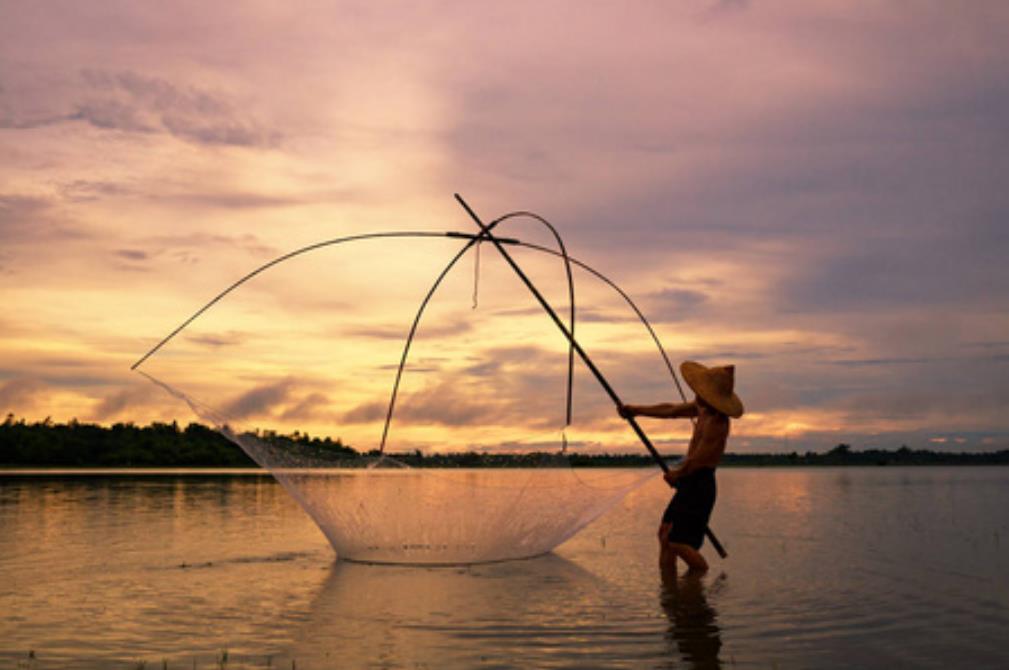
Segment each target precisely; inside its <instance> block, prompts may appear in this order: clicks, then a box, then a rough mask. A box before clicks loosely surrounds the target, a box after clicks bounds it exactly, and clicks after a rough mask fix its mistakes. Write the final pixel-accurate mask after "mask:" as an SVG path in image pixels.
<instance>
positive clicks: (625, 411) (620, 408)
mask: <svg viewBox="0 0 1009 670" xmlns="http://www.w3.org/2000/svg"><path fill="white" fill-rule="evenodd" d="M617 414H619V415H620V417H621V418H623V419H630V418H631V417H633V416H635V415H636V414H637V412H635V411H634V408H633V407H632V406H631V405H617Z"/></svg>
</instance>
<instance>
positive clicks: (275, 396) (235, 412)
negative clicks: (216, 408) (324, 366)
mask: <svg viewBox="0 0 1009 670" xmlns="http://www.w3.org/2000/svg"><path fill="white" fill-rule="evenodd" d="M292 386H293V382H292V381H291V380H289V379H283V380H280V381H276V382H269V383H266V384H262V385H260V386H257V387H256V388H254V389H252V390H250V391H246V392H245V393H242V394H241V395H239V396H238V397H237V398H234V399H232V400H231V401H229V402H227V403H226V404H225V405H224V406H223V407H222V408H221V414H222V415H223V416H225V417H227V418H228V419H230V420H239V419H247V418H250V417H253V416H270V415H272V414H273V413H274V411H275V410H276V409H278V407H280V406H281V405H283V403H284V402H285V401H287V400H288V398H289V397H290V394H291V389H292Z"/></svg>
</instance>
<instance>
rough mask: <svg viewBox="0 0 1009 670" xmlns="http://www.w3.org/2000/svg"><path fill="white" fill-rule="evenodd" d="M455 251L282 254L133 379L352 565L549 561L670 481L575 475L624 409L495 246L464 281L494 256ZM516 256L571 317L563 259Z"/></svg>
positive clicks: (539, 248) (173, 339)
mask: <svg viewBox="0 0 1009 670" xmlns="http://www.w3.org/2000/svg"><path fill="white" fill-rule="evenodd" d="M503 218H507V217H503ZM457 238H458V236H457V235H456V236H452V235H449V236H446V235H445V234H442V233H428V232H419V233H410V232H404V233H378V234H366V235H359V236H352V237H348V238H343V239H340V240H334V241H329V242H325V243H321V244H318V245H313V246H312V247H307V248H305V249H302V250H298V251H297V252H293V253H292V254H288V255H285V256H283V257H281V258H280V259H277V260H276V261H273V262H271V263H268V264H267V265H265V266H263V267H262V268H259V269H257V270H256V271H254V272H253V273H250V275H247V276H246V277H245V278H243V279H242V280H240V281H239V282H236V283H235V284H234V285H232V286H231V287H229V288H228V289H227V290H226V291H224V292H223V293H222V294H220V295H218V296H217V297H216V298H215V299H214V300H212V301H211V302H210V303H209V304H208V305H207V306H205V307H204V308H203V309H201V310H200V311H198V312H197V313H196V314H195V315H194V316H193V317H192V318H191V319H189V320H187V321H186V322H184V323H183V324H182V326H180V327H179V328H178V329H176V331H174V332H173V333H171V334H170V335H169V336H168V337H166V338H165V340H163V341H162V342H161V343H160V344H159V345H158V346H157V347H155V349H154V350H152V352H151V353H149V354H148V355H146V356H145V357H144V358H142V359H141V360H140V361H138V364H137V365H135V366H134V367H135V368H136V369H137V370H138V371H139V372H140V373H141V374H143V375H144V376H145V377H147V378H148V379H150V380H151V381H152V382H154V383H156V384H158V385H159V386H161V387H162V388H164V389H165V390H166V391H168V392H169V393H171V394H172V395H174V396H175V397H177V398H179V399H180V400H182V401H184V402H186V403H187V404H188V405H189V407H190V408H191V409H192V410H193V411H194V413H195V414H197V416H199V417H200V418H201V419H202V420H203V421H205V422H207V423H209V424H210V425H212V426H213V427H214V428H215V429H217V430H219V431H220V432H221V433H222V434H223V435H225V436H226V437H227V438H228V439H230V440H232V441H233V442H235V443H236V444H238V445H239V446H240V447H241V448H242V449H243V450H244V451H245V452H246V453H247V454H248V455H249V456H250V457H251V458H252V459H253V460H255V461H256V462H257V463H258V464H259V465H261V466H262V467H264V468H266V469H268V470H269V471H270V472H271V474H272V475H273V476H274V477H275V478H276V479H277V480H278V481H279V482H280V483H281V484H282V485H283V486H284V487H285V488H286V489H287V490H288V491H289V492H290V493H291V495H292V496H293V497H294V498H295V499H296V500H297V501H298V503H299V504H300V505H301V506H302V507H303V508H304V509H305V511H306V512H307V513H308V514H309V515H310V516H311V517H312V519H313V520H314V521H315V522H316V523H317V524H318V526H319V528H320V529H321V530H322V532H323V534H324V535H325V536H326V538H327V539H328V540H329V542H330V543H331V544H332V546H333V548H334V550H335V551H336V554H337V556H338V557H339V558H342V559H347V560H355V561H365V562H379V563H414V564H428V565H435V564H461V563H478V562H489V561H501V560H509V559H517V558H526V557H530V556H535V555H539V554H543V553H546V552H549V551H551V550H552V549H554V548H555V547H556V546H557V545H559V544H560V543H562V542H564V541H565V540H567V539H568V538H570V537H571V536H572V535H574V534H575V533H576V532H578V530H580V529H581V528H583V527H584V526H585V525H587V524H588V523H590V522H591V521H592V520H594V519H595V518H597V517H599V516H600V515H602V514H603V513H605V512H606V511H607V510H608V509H609V508H610V507H612V506H613V505H614V504H616V503H617V502H619V500H621V499H622V498H623V497H624V496H625V495H626V494H627V493H629V492H630V491H632V490H633V489H635V488H637V487H638V486H640V485H642V484H643V483H644V482H645V481H647V480H648V479H649V478H651V477H652V476H653V475H654V474H655V473H656V472H657V470H655V469H654V468H647V469H641V468H638V469H630V468H628V469H605V470H603V469H590V468H586V469H573V468H571V467H570V461H569V457H568V456H569V454H570V453H572V452H577V450H578V449H580V448H584V447H587V446H592V445H593V443H594V442H593V440H597V438H596V437H593V436H598V435H599V431H600V424H601V423H602V424H608V425H609V424H615V425H617V426H619V425H620V422H619V420H618V419H616V418H615V417H614V415H613V411H612V404H611V403H610V402H609V401H608V400H607V399H606V397H605V396H604V395H603V394H602V393H601V392H600V391H599V389H598V388H596V386H595V384H594V383H593V382H592V380H591V379H588V378H587V376H585V375H574V376H572V374H571V372H570V369H571V368H570V360H571V358H570V357H571V352H570V347H569V346H568V345H567V343H566V341H565V340H564V338H563V337H562V336H560V335H559V333H558V332H557V331H556V330H555V329H554V327H553V325H552V324H551V323H549V322H548V321H547V320H546V319H545V318H543V317H542V316H541V314H540V313H539V311H538V308H537V307H536V306H535V305H533V304H532V303H531V302H530V300H529V298H528V296H527V295H526V294H524V293H523V292H522V291H520V290H516V283H515V278H514V277H513V276H512V275H511V273H510V270H509V269H508V268H506V267H503V264H501V263H493V262H491V261H492V259H493V257H492V256H491V255H490V254H489V253H487V251H485V252H484V256H483V259H482V261H478V264H475V265H470V266H469V268H470V271H465V270H464V268H465V267H466V266H465V264H464V263H461V262H460V263H459V264H458V265H456V266H455V267H451V265H452V263H454V262H455V261H453V260H452V259H455V260H456V261H458V260H459V259H463V258H464V257H470V258H472V257H474V256H475V255H476V254H478V253H480V245H479V244H478V243H477V242H476V241H475V240H473V239H457ZM548 242H549V241H548ZM519 248H520V249H521V256H522V262H523V265H524V267H525V268H526V270H527V271H528V272H529V273H530V274H531V275H532V276H534V277H536V281H537V282H538V283H539V284H540V285H541V286H544V287H551V288H552V289H554V290H549V291H547V294H548V297H549V298H550V300H551V301H552V302H554V304H559V305H567V306H568V307H571V310H572V313H573V301H572V298H573V290H569V291H567V292H565V291H563V290H556V287H558V286H560V287H565V288H566V287H568V282H567V281H566V278H567V277H570V274H568V273H570V269H569V268H566V267H565V265H564V264H563V263H561V262H560V260H558V256H564V254H563V253H562V252H558V251H556V250H555V248H552V246H551V245H549V244H543V245H539V244H536V243H525V245H524V246H522V247H519ZM309 252H311V253H309ZM476 258H479V257H478V256H476ZM476 258H474V261H476ZM495 260H496V259H495ZM565 260H566V259H565ZM450 261H452V262H450ZM574 263H575V267H576V270H577V271H578V272H579V273H588V275H589V276H594V277H595V278H597V279H602V280H603V281H604V282H608V281H609V280H607V279H606V278H605V277H602V276H601V275H599V274H598V273H597V272H596V271H594V270H592V269H591V268H588V267H587V266H585V265H584V264H581V263H579V262H577V261H574ZM446 266H449V267H448V269H449V271H446ZM474 267H475V269H476V271H477V273H478V274H477V275H474V273H473V271H472V270H473V269H474ZM438 277H440V279H439V282H438V286H437V292H431V291H430V289H429V287H430V285H431V282H432V281H433V280H434V279H435V278H438ZM476 279H479V292H478V293H477V286H476ZM611 287H612V288H616V287H615V286H614V285H612V284H611ZM617 291H618V292H619V294H620V296H622V297H623V298H626V295H625V294H623V293H622V292H620V291H619V289H617ZM627 300H628V301H629V299H627ZM618 302H619V301H618ZM418 303H421V304H423V305H424V310H423V312H422V313H421V314H420V317H418V318H416V320H414V321H413V322H411V320H410V317H412V316H413V315H414V314H416V313H417V312H416V306H417V304H418ZM631 306H632V307H633V308H634V310H635V311H637V308H636V307H634V306H633V303H631ZM623 309H624V312H625V313H626V307H624V308H623ZM390 315H400V316H399V317H398V318H396V317H391V316H390ZM403 315H410V317H406V318H403ZM639 316H640V312H639ZM642 318H643V317H642ZM411 323H412V325H413V328H411ZM646 325H647V322H646ZM588 330H591V328H589V329H588ZM649 332H651V330H650V328H649ZM651 334H652V337H653V338H654V333H651ZM408 335H409V336H410V338H411V339H410V340H408V341H407V343H406V344H407V346H405V347H404V339H405V338H406V337H407V336H408ZM414 335H416V337H415V338H414V337H413V336H414ZM656 343H657V340H656ZM660 351H661V345H660ZM663 357H665V354H664V353H663ZM665 360H666V365H667V367H669V369H670V370H671V366H669V363H668V358H666V359H665ZM397 361H402V363H401V365H400V366H397V365H396V363H397ZM662 383H663V384H665V381H663V382H662ZM657 385H658V384H657ZM572 390H573V391H574V394H575V395H576V396H577V397H578V406H579V412H577V413H576V415H575V416H574V417H572V415H571V409H570V408H571V402H570V398H571V393H572ZM390 398H394V399H395V405H394V406H395V412H394V413H393V412H392V411H391V410H390V407H392V406H393V403H391V402H390ZM565 405H566V406H565ZM600 417H605V419H601V418H600ZM603 428H604V432H605V429H606V426H603ZM612 428H613V425H609V429H610V430H612ZM275 430H276V432H274V431H275ZM310 434H315V435H326V436H329V437H330V438H334V437H335V438H338V439H336V440H333V439H321V438H318V437H317V438H310V437H309V435H310ZM595 444H596V446H597V447H598V442H596V443H595ZM346 445H350V447H352V448H353V450H351V449H348V448H346ZM569 449H570V450H569ZM460 453H465V454H466V455H467V456H466V457H462V458H460V457H458V454H460ZM445 454H455V455H456V456H454V457H452V458H449V457H446V456H445ZM468 463H472V464H473V465H478V466H482V467H460V466H466V465H467V464H468ZM432 464H433V465H436V466H437V465H444V464H450V465H451V466H452V467H431V465H432ZM502 465H504V466H506V467H493V466H502ZM488 466H491V467H488ZM516 466H520V467H516Z"/></svg>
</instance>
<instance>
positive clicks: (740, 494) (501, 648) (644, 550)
mask: <svg viewBox="0 0 1009 670" xmlns="http://www.w3.org/2000/svg"><path fill="white" fill-rule="evenodd" d="M667 496H668V493H667V491H666V490H665V489H664V487H663V484H662V483H661V482H660V481H659V480H657V479H656V480H655V481H653V482H651V483H649V484H648V485H646V486H645V487H644V488H642V489H640V490H638V491H637V492H635V493H633V494H631V496H630V497H628V498H627V499H625V500H624V502H623V503H621V504H620V505H618V506H617V507H616V508H615V509H613V510H612V511H611V512H609V513H608V514H607V515H606V516H604V517H603V518H601V519H599V520H598V521H596V522H595V523H593V524H592V525H590V526H589V527H588V528H586V529H585V530H583V531H582V532H581V533H579V534H578V535H577V536H575V537H574V538H573V539H571V540H570V541H568V542H567V543H565V544H563V545H562V546H561V547H560V548H559V549H557V551H556V552H554V553H553V554H550V555H547V556H544V557H541V558H536V559H531V560H525V561H514V562H507V563H499V564H492V565H478V566H470V567H456V568H416V567H403V566H370V565H359V564H351V563H346V562H341V561H334V556H333V552H332V549H330V547H329V545H328V544H327V542H326V540H325V539H324V538H323V536H322V534H321V533H320V532H319V531H318V529H317V528H316V527H315V526H314V524H313V523H312V522H311V521H310V520H309V519H308V517H307V516H306V515H305V514H304V513H303V512H302V511H301V509H300V508H299V507H298V506H297V504H296V503H294V501H293V500H292V499H291V498H290V497H289V496H288V495H287V493H286V492H285V491H284V490H283V489H282V488H280V487H279V486H278V485H277V484H276V483H275V482H274V481H273V480H272V479H271V478H269V477H264V476H248V475H245V476H242V475H234V474H230V475H229V474H217V475H195V476H194V475H189V476H180V475H177V474H172V473H161V474H157V475H143V476H138V475H130V474H125V475H124V474H117V475H104V476H98V475H90V476H84V477H82V476H65V475H63V476H61V475H58V474H53V473H48V474H45V475H37V476H13V477H12V476H0V667H35V668H50V667H52V668H55V667H61V668H62V667H80V668H106V667H129V668H135V667H138V664H139V663H140V662H146V663H147V666H148V667H161V666H162V663H165V662H166V663H167V665H168V667H170V668H171V667H178V668H192V667H194V666H196V667H219V666H220V665H221V661H222V659H223V657H224V656H223V655H224V653H225V652H226V654H227V663H226V664H225V665H226V667H269V666H272V667H291V661H292V660H294V661H296V662H297V667H298V668H331V667H375V668H469V667H488V668H528V667H544V668H553V667H556V668H590V667H600V668H609V667H612V668H621V667H626V668H641V667H645V668H649V667H651V668H674V667H676V668H680V667H688V668H689V667H695V668H717V667H721V666H725V667H735V666H740V667H762V668H763V667H779V668H791V667H796V668H800V667H801V668H807V667H816V668H835V667H836V668H842V667H845V668H847V667H926V668H927V667H935V668H939V667H949V666H957V667H974V668H978V667H980V668H985V667H990V668H999V667H1007V666H1009V650H1007V648H1006V647H1005V645H1004V639H1005V637H1006V634H1007V633H1009V577H1007V575H1009V516H1007V514H1006V512H1005V510H1007V509H1009V469H1004V468H995V467H991V468H966V467H964V468H940V467H929V468H875V469H870V468H836V469H834V468H815V469H784V468H781V469H777V468H773V469H723V470H721V471H720V472H719V503H718V506H717V508H716V513H715V517H714V519H713V521H712V527H713V528H714V529H715V531H716V532H717V533H718V535H719V537H720V538H721V539H722V541H723V542H724V543H725V544H726V545H727V548H728V550H729V552H730V556H729V558H728V559H727V560H725V561H720V560H719V559H718V558H717V557H716V556H714V553H713V552H712V551H711V550H710V549H706V550H705V553H706V554H707V555H708V556H709V560H710V561H711V563H712V566H713V569H712V571H711V572H710V573H709V574H708V575H707V576H705V577H703V578H701V579H694V578H685V577H683V576H681V577H679V578H671V577H670V576H668V575H666V576H665V577H664V576H663V575H661V574H660V572H659V570H658V569H657V566H656V546H655V539H654V530H655V526H656V523H657V519H658V516H659V515H660V514H661V511H662V508H663V507H664V505H665V502H666V499H667ZM29 652H33V658H29Z"/></svg>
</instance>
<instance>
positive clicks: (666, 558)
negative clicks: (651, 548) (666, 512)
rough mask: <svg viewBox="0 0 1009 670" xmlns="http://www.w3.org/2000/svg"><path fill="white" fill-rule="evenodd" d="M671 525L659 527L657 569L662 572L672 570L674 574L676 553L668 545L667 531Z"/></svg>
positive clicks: (666, 524) (665, 524)
mask: <svg viewBox="0 0 1009 670" xmlns="http://www.w3.org/2000/svg"><path fill="white" fill-rule="evenodd" d="M672 527H673V524H671V523H663V524H661V525H660V526H659V567H660V568H661V569H662V570H672V571H673V573H674V574H675V572H676V552H675V551H673V550H672V546H671V545H670V544H669V531H670V530H671V529H672Z"/></svg>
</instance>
